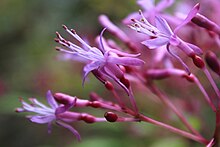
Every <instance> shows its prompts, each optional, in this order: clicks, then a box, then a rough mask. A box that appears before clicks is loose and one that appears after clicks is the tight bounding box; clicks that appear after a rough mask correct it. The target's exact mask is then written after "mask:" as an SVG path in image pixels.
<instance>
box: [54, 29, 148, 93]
mask: <svg viewBox="0 0 220 147" xmlns="http://www.w3.org/2000/svg"><path fill="white" fill-rule="evenodd" d="M63 28H64V29H65V30H66V31H67V32H68V33H69V34H70V35H71V36H72V37H74V38H75V39H76V40H77V41H79V42H80V43H81V44H82V47H80V46H78V45H76V44H73V43H72V42H70V41H67V40H65V39H64V38H63V37H62V36H61V35H60V34H59V33H57V37H58V39H55V41H56V42H58V43H60V44H61V45H63V46H65V47H66V48H68V49H69V50H67V49H63V48H60V47H58V48H57V50H58V51H61V52H64V53H67V54H71V55H72V58H73V59H74V60H77V61H81V62H85V63H87V64H86V65H85V66H84V68H83V84H84V81H85V78H86V77H87V75H88V74H89V73H90V72H91V71H94V70H98V73H100V74H102V75H105V76H107V77H110V78H111V79H113V80H115V81H116V82H117V83H118V84H119V85H120V86H122V87H123V88H124V89H125V90H126V91H127V92H128V91H129V90H128V87H126V86H125V85H124V84H123V83H122V82H121V81H120V80H121V79H122V78H124V73H123V72H122V71H121V69H120V68H119V66H118V65H123V66H141V65H143V64H144V61H142V60H140V59H138V58H134V57H137V56H139V55H140V54H128V53H125V52H122V51H119V50H116V49H112V48H110V47H108V46H107V45H106V44H104V43H103V41H102V35H103V32H104V30H105V29H103V31H102V32H101V35H100V45H99V46H100V48H99V49H98V48H96V47H91V46H89V45H88V44H87V43H86V42H85V41H84V40H83V39H82V38H81V37H79V36H78V35H77V34H76V32H75V30H72V29H71V30H69V29H68V28H67V27H66V26H64V25H63ZM128 93H129V92H128Z"/></svg>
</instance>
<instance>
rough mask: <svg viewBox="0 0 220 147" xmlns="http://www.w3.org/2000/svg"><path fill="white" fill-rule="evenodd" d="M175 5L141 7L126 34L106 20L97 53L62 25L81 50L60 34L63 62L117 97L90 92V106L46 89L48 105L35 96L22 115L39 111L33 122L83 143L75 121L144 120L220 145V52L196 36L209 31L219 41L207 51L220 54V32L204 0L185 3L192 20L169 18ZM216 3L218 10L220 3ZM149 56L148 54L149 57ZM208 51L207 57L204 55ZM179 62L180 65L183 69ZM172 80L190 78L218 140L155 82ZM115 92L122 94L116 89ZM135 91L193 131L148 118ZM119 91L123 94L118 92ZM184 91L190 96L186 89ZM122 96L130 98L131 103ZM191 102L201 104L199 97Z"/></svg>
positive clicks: (147, 1) (168, 0)
mask: <svg viewBox="0 0 220 147" xmlns="http://www.w3.org/2000/svg"><path fill="white" fill-rule="evenodd" d="M174 3H178V4H183V2H181V1H180V2H175V1H173V0H161V1H158V3H156V4H155V1H154V0H137V4H138V5H139V6H140V7H141V8H142V10H139V12H134V13H131V14H129V15H128V16H127V17H126V18H125V19H123V20H122V23H123V24H124V25H125V26H128V27H129V28H130V30H128V31H127V32H125V31H123V30H122V29H121V28H119V27H118V26H117V25H115V24H114V23H113V22H112V21H111V20H110V19H109V18H108V17H107V16H106V15H103V14H102V15H100V16H99V22H100V24H101V25H102V26H103V28H104V29H103V30H102V31H101V33H100V35H99V36H97V37H96V39H94V41H95V42H96V43H97V47H93V46H90V45H89V43H88V42H87V41H85V40H83V39H82V38H81V37H80V36H79V35H78V34H77V33H76V31H75V30H73V29H69V28H68V27H67V26H65V25H63V28H64V30H65V31H66V32H67V33H68V34H69V35H70V36H71V37H72V38H74V39H75V40H76V41H78V42H79V43H80V45H78V44H76V43H73V42H71V41H69V40H68V39H65V38H64V37H62V36H61V35H60V33H58V32H56V35H57V37H56V38H55V41H56V42H57V43H58V44H59V45H61V46H62V47H56V50H57V51H59V53H60V54H61V57H62V58H65V59H70V60H74V61H76V62H82V63H84V64H85V66H84V67H83V76H82V84H83V85H84V83H85V80H86V78H87V76H88V74H89V73H92V74H93V75H94V76H95V77H96V78H97V80H98V81H100V82H101V83H102V84H103V85H104V87H105V88H106V89H107V90H108V91H109V92H110V93H111V94H112V95H113V98H114V99H112V100H111V101H107V100H106V99H105V96H103V98H102V97H101V96H99V95H97V94H96V93H91V95H90V99H89V100H85V99H80V98H78V97H76V96H74V97H72V96H70V95H67V94H64V93H55V94H52V93H51V92H50V91H48V92H47V95H46V98H47V102H48V104H49V106H50V107H48V106H46V105H44V104H42V103H40V102H39V101H38V100H37V99H35V98H30V102H31V104H28V103H26V102H25V101H24V100H23V99H21V100H20V101H21V103H22V108H17V109H16V111H17V112H31V113H35V115H34V114H33V115H29V116H28V119H29V120H30V121H31V122H34V123H39V124H46V123H47V124H48V131H49V132H50V131H51V124H52V123H56V124H58V125H60V126H63V127H64V128H67V129H68V130H70V131H71V132H72V133H73V134H74V135H75V136H76V137H77V139H78V140H80V135H79V133H78V131H76V130H75V129H74V128H73V127H72V125H71V124H72V123H73V122H76V121H84V122H86V123H96V122H140V121H143V122H146V123H151V124H154V125H156V126H158V127H162V128H164V129H167V130H169V131H171V132H173V133H176V134H179V135H181V136H183V137H186V138H188V139H191V140H194V141H196V142H199V143H201V144H205V145H207V147H212V146H214V145H218V139H220V137H219V135H218V134H219V133H218V132H219V130H220V125H219V124H220V91H219V88H218V87H217V84H216V81H215V80H214V79H213V74H214V73H215V74H216V75H217V76H219V75H220V61H219V60H218V57H217V55H216V53H218V52H219V51H218V50H217V51H216V50H212V51H211V50H210V51H207V48H205V47H204V45H203V43H202V42H200V40H199V39H200V38H199V37H198V36H196V35H198V34H196V33H197V32H198V30H199V31H200V33H202V35H203V34H207V33H209V34H210V35H206V36H205V37H206V38H205V40H207V41H208V40H212V41H213V43H212V44H208V45H210V48H211V47H212V48H213V49H218V48H220V40H219V37H220V26H219V24H218V23H215V22H214V21H212V20H211V19H209V18H207V17H205V16H204V15H205V14H204V15H203V14H202V12H201V13H199V11H200V7H202V4H203V3H204V1H203V0H201V4H200V3H197V4H195V3H194V2H193V1H187V3H184V4H185V5H186V4H187V5H188V7H191V8H192V9H187V14H186V13H183V12H175V13H174V15H171V14H169V13H167V11H166V9H167V8H168V7H172V9H173V10H175V8H176V10H178V8H179V7H178V6H179V5H174ZM214 3H218V2H217V0H212V1H210V5H211V4H213V5H214ZM218 4H219V5H220V3H218ZM193 5H194V6H193ZM215 7H217V6H215ZM173 28H175V29H173ZM105 31H108V32H109V33H111V34H112V35H113V36H114V37H116V38H117V39H119V40H120V41H121V43H124V45H125V46H126V51H125V50H124V49H122V47H120V45H118V44H117V43H116V42H115V41H113V40H112V39H107V38H104V36H103V35H104V32H105ZM193 36H196V37H193ZM203 40H204V39H203ZM206 45H207V44H206ZM148 49H154V50H155V51H152V50H150V51H149V50H148ZM146 52H148V53H149V52H150V53H149V54H146ZM151 52H152V53H151ZM182 53H183V54H182ZM204 53H205V56H204V57H203V54H204ZM66 57H68V58H66ZM172 58H174V59H175V60H173V59H172ZM188 59H192V61H193V62H192V63H193V64H191V62H188V61H187V60H188ZM176 61H178V62H176ZM179 63H180V64H181V65H182V66H179ZM206 64H207V65H208V66H209V67H210V70H211V71H213V74H211V73H210V70H209V69H208V68H207V67H206ZM196 67H197V68H196ZM198 72H202V73H204V75H205V76H206V77H207V83H209V84H210V86H211V87H212V88H213V91H214V94H210V91H208V89H206V88H207V86H204V85H203V83H202V82H200V77H199V75H198ZM216 75H215V76H216ZM170 78H179V79H180V80H187V82H190V83H192V84H194V85H195V86H196V88H197V89H198V90H200V92H201V94H202V95H203V98H204V99H205V101H206V102H207V105H206V106H207V107H210V109H211V110H212V112H213V113H214V114H216V126H215V132H214V135H213V136H212V139H206V138H205V137H203V134H201V132H200V130H197V129H195V128H194V127H193V126H192V125H191V123H190V122H189V121H188V119H187V118H186V117H185V115H184V113H183V112H182V111H183V110H184V109H181V108H179V107H178V106H177V105H176V103H175V102H174V101H172V95H170V94H166V93H165V92H163V91H162V90H161V88H160V86H157V84H155V83H154V81H156V80H157V81H160V80H162V79H170ZM169 82H171V83H173V82H174V83H175V86H176V87H173V88H176V89H174V90H176V91H179V89H177V87H178V82H176V81H172V80H169ZM180 85H181V84H180ZM117 86H119V87H120V88H119V89H118V88H116V87H117ZM133 87H134V88H135V90H137V91H138V88H139V87H144V88H145V89H147V91H148V93H147V95H148V94H149V95H148V96H152V94H153V95H155V96H156V97H157V98H158V99H159V100H160V101H161V102H162V103H163V104H164V106H166V107H167V108H169V109H170V110H171V111H172V112H173V113H174V114H176V116H177V117H178V118H179V119H180V121H181V122H182V124H183V125H184V126H185V127H186V128H187V130H186V131H185V130H182V129H181V128H177V127H174V126H171V125H169V124H166V123H163V122H160V121H157V120H155V119H152V118H150V117H149V116H147V115H144V114H142V113H141V112H140V111H139V108H138V104H137V102H136V97H135V95H134V92H136V91H134V90H133V89H134V88H133ZM140 89H142V88H140ZM121 90H122V92H119V91H121ZM183 90H185V91H187V89H184V88H183ZM121 93H126V94H127V95H126V96H127V97H128V99H129V102H130V103H128V101H127V99H126V98H124V97H125V96H124V95H123V94H121ZM179 97H181V95H179ZM192 97H193V98H195V97H197V95H195V96H192ZM200 97H201V96H200ZM200 97H199V98H200ZM144 100H145V98H143V99H141V101H144ZM186 101H187V100H186ZM197 101H199V100H197ZM75 107H79V108H80V109H83V108H86V107H92V108H94V109H102V110H104V111H105V112H104V113H103V117H97V116H95V115H93V114H89V113H86V112H83V113H82V112H74V108H75Z"/></svg>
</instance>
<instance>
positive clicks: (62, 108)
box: [16, 91, 80, 140]
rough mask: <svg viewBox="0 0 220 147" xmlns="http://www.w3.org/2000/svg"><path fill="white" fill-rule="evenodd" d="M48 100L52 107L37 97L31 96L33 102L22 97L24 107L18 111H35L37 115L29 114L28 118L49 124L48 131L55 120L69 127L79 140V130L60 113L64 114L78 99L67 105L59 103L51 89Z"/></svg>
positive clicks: (47, 95)
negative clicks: (28, 101) (27, 101)
mask: <svg viewBox="0 0 220 147" xmlns="http://www.w3.org/2000/svg"><path fill="white" fill-rule="evenodd" d="M46 98H47V102H48V104H49V106H50V107H48V106H46V105H44V104H42V103H41V102H39V101H38V100H37V99H35V98H30V99H29V100H30V102H31V104H28V103H26V102H25V101H24V100H23V99H21V100H20V101H21V103H22V108H17V109H16V112H31V113H35V115H28V116H27V118H28V119H29V120H30V121H31V122H34V123H38V124H48V132H49V133H50V132H51V125H52V123H53V122H56V123H57V124H58V125H60V126H62V127H64V128H67V129H68V130H70V131H71V132H72V133H73V134H74V135H75V136H76V137H77V139H78V140H80V135H79V133H78V131H77V130H75V129H74V128H73V127H72V126H70V125H69V124H67V123H66V122H65V120H64V119H62V117H60V116H59V115H63V113H64V112H66V111H67V110H68V109H70V108H71V107H72V106H74V105H75V103H76V101H72V102H71V103H69V104H66V105H63V104H62V105H58V104H57V102H56V101H55V99H54V97H53V95H52V93H51V91H48V92H47V94H46Z"/></svg>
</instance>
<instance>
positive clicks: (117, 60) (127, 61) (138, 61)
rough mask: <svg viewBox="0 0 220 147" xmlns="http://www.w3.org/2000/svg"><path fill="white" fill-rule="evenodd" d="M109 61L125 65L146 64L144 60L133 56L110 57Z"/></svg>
mask: <svg viewBox="0 0 220 147" xmlns="http://www.w3.org/2000/svg"><path fill="white" fill-rule="evenodd" d="M108 62H111V63H115V64H118V65H125V66H130V65H131V66H141V65H143V64H144V61H143V60H141V59H137V58H131V57H108Z"/></svg>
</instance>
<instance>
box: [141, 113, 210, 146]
mask: <svg viewBox="0 0 220 147" xmlns="http://www.w3.org/2000/svg"><path fill="white" fill-rule="evenodd" d="M139 118H140V120H141V121H145V122H148V123H151V124H154V125H156V126H159V127H162V128H165V129H167V130H169V131H171V132H173V133H176V134H179V135H181V136H184V137H186V138H189V139H192V140H194V141H197V142H199V143H202V144H208V143H209V141H208V140H206V139H204V138H202V137H200V136H197V135H194V134H191V133H188V132H186V131H183V130H180V129H177V128H175V127H173V126H170V125H167V124H164V123H162V122H159V121H156V120H154V119H151V118H149V117H146V116H144V115H142V114H140V116H139Z"/></svg>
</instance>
